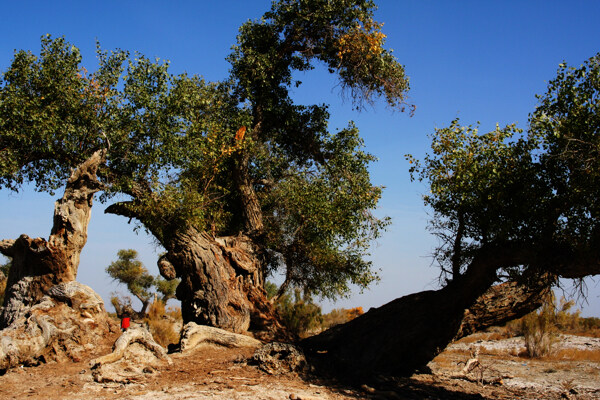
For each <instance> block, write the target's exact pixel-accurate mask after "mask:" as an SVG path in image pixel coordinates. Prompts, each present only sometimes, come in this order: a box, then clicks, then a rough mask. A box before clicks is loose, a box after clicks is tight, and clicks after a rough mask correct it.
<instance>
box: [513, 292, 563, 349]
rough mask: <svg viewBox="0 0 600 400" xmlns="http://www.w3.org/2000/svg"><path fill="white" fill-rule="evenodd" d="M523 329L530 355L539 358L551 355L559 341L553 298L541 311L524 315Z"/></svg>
mask: <svg viewBox="0 0 600 400" xmlns="http://www.w3.org/2000/svg"><path fill="white" fill-rule="evenodd" d="M521 331H522V332H523V336H524V338H525V348H526V349H527V354H528V355H529V357H531V358H539V357H543V356H546V355H549V354H550V353H551V352H552V346H553V345H554V344H555V343H556V341H557V329H556V325H555V308H554V301H553V299H549V300H548V301H546V302H545V304H544V305H543V306H542V309H541V310H540V311H539V312H533V313H531V314H528V315H526V316H525V317H523V319H522V320H521Z"/></svg>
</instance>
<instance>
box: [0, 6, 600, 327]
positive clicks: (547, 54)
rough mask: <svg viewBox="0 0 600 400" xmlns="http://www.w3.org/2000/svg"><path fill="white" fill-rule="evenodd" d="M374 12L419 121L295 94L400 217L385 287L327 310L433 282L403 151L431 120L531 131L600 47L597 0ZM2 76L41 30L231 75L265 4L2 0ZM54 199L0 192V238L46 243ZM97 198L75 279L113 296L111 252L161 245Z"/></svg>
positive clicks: (87, 58)
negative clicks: (240, 37)
mask: <svg viewBox="0 0 600 400" xmlns="http://www.w3.org/2000/svg"><path fill="white" fill-rule="evenodd" d="M376 2H377V4H378V5H379V10H378V11H377V14H376V19H377V20H379V21H380V22H384V23H385V25H384V28H383V31H384V33H385V34H387V42H386V45H387V47H388V48H392V49H394V53H395V55H396V57H397V58H398V59H399V60H400V62H401V63H403V64H404V65H405V66H406V71H407V73H408V75H409V76H410V80H411V91H410V101H411V102H412V103H414V104H415V105H416V106H417V109H416V112H415V115H414V116H413V117H409V116H408V115H406V114H402V113H398V112H391V111H390V110H389V109H386V108H385V107H384V106H383V105H382V104H376V105H375V106H374V107H373V108H369V109H367V110H365V111H363V112H361V113H356V112H355V111H353V110H352V107H351V104H350V102H344V101H343V99H342V98H341V97H340V94H339V91H338V90H337V89H336V87H335V85H336V81H335V79H333V78H332V77H331V76H329V75H327V74H326V73H325V72H324V71H321V70H317V71H313V72H310V73H308V74H306V76H303V77H302V79H301V80H302V81H303V82H305V85H304V86H303V87H301V88H300V89H298V90H297V91H296V93H295V96H296V98H297V100H298V101H299V102H302V103H322V102H326V103H329V104H331V112H332V121H331V126H332V129H335V128H336V127H343V126H345V125H346V124H347V122H348V121H349V120H354V121H355V122H356V124H357V126H358V127H359V128H360V130H361V133H362V136H363V137H364V138H365V141H366V146H367V150H368V151H369V152H371V153H373V154H375V155H376V156H377V157H379V162H378V163H377V164H376V165H374V166H373V168H372V176H373V180H374V182H375V183H376V184H379V185H384V186H385V187H386V190H385V192H384V197H383V200H382V202H381V207H380V209H379V210H378V211H377V212H378V214H379V215H388V216H390V217H392V219H393V225H392V226H391V228H390V229H389V231H388V232H387V233H386V234H385V235H384V237H383V238H382V239H381V240H380V241H379V242H378V243H376V244H374V246H373V250H372V253H373V256H372V259H373V261H374V263H375V266H376V267H377V268H381V274H380V275H381V282H380V283H379V284H378V285H375V286H373V287H372V288H371V289H370V290H368V291H366V292H365V293H363V294H358V293H355V294H354V295H353V296H351V297H350V298H349V299H346V300H343V301H340V302H338V303H336V304H334V305H331V304H326V305H325V308H326V309H329V308H331V307H353V306H363V307H364V308H365V309H368V308H369V307H374V306H379V305H381V304H384V303H386V302H388V301H390V300H392V299H394V298H396V297H400V296H402V295H405V294H408V293H412V292H415V291H420V290H425V289H432V288H435V287H436V277H437V270H436V269H435V267H432V266H431V259H430V257H429V255H430V254H431V251H432V249H433V248H434V247H435V245H436V241H435V239H434V238H433V237H432V236H431V235H430V234H429V233H428V232H427V230H426V226H427V218H428V216H427V210H426V209H425V208H424V206H423V205H422V201H421V193H423V192H424V190H425V188H424V187H423V186H421V185H420V184H418V183H411V182H410V180H409V176H408V173H407V170H408V164H407V162H406V161H405V159H404V155H405V154H407V153H411V154H413V155H416V156H421V155H423V154H424V153H425V152H426V151H427V150H428V146H429V139H428V137H427V135H428V134H430V133H431V132H432V131H433V129H434V128H435V127H441V126H445V125H448V124H449V123H450V121H451V120H452V119H454V118H456V117H460V118H461V120H462V122H463V123H465V124H470V123H476V122H477V121H480V122H481V129H484V130H490V129H493V127H494V126H495V124H496V123H499V124H501V125H504V124H507V123H512V122H516V123H518V124H519V126H520V127H522V128H526V127H527V116H528V114H529V113H530V112H531V111H532V110H533V109H534V107H535V104H536V100H535V94H536V93H542V92H544V91H545V87H546V82H547V81H548V80H550V79H552V78H553V77H554V76H555V74H556V69H557V67H558V64H559V63H560V62H562V61H567V63H569V64H571V65H579V64H581V63H582V62H583V61H584V60H585V59H587V58H589V57H591V56H592V55H594V54H596V53H597V52H599V51H600V23H598V17H599V16H600V2H598V1H596V0H587V1H578V0H574V1H571V2H565V1H554V0H539V1H526V0H521V1H516V0H504V1H481V0H471V1H469V0H462V1H425V0H414V1H401V0H379V1H376ZM0 5H1V6H2V14H3V18H2V23H1V24H0V38H2V39H1V40H0V70H2V71H4V70H6V68H7V67H8V65H9V63H10V61H11V59H12V57H13V52H14V50H15V49H28V50H32V51H33V52H35V53H37V52H38V51H39V47H40V37H41V36H42V35H44V34H46V33H50V34H52V35H53V36H61V35H64V36H65V37H66V39H67V40H68V41H69V42H71V43H72V44H74V45H76V46H77V47H79V48H80V50H81V51H82V54H83V57H84V60H83V65H84V66H86V68H87V69H88V70H93V69H94V68H95V65H96V59H95V54H94V49H95V41H96V39H98V40H99V41H100V43H101V46H102V47H103V48H104V49H108V50H110V49H114V48H122V49H126V50H130V51H138V52H140V53H142V54H144V55H146V56H148V57H151V58H154V57H158V58H161V59H167V60H169V61H170V62H171V66H172V72H174V73H178V72H183V71H187V72H188V73H190V74H199V75H203V76H204V77H205V78H206V79H208V80H219V79H222V78H224V77H226V75H227V71H228V67H229V66H228V64H227V62H226V61H225V57H226V56H227V55H228V54H229V51H230V47H231V45H233V44H234V43H235V37H236V34H237V28H238V27H239V26H240V25H241V24H242V23H243V22H244V21H246V20H248V19H254V18H258V17H260V16H261V15H262V13H263V12H264V11H266V10H267V9H268V8H269V7H270V1H268V0H251V1H248V0H221V1H176V2H175V1H173V2H167V1H148V0H147V1H126V2H124V1H102V2H87V1H77V2H76V1H27V0H24V1H19V2H17V1H6V0H2V1H0ZM53 201H54V198H52V197H50V196H48V195H45V194H36V193H34V192H33V191H32V190H31V189H30V188H24V189H23V190H22V191H21V192H20V193H18V194H15V193H12V192H8V191H6V190H0V238H1V239H4V238H16V237H18V235H20V234H21V233H26V234H28V235H29V236H32V237H33V236H42V237H48V235H49V232H50V227H51V222H52V212H53ZM104 207H105V206H104V205H102V204H100V203H96V205H95V207H94V210H93V215H92V222H91V224H90V229H89V238H88V244H87V246H86V248H85V249H84V251H83V254H82V258H81V264H80V267H79V276H78V279H79V280H80V281H81V282H83V283H86V284H88V285H90V286H92V287H93V288H94V289H95V290H96V291H98V293H99V294H100V295H101V296H102V297H103V298H104V299H105V301H107V300H108V299H109V296H110V293H111V291H115V290H120V291H121V292H125V290H124V289H123V288H120V289H119V288H118V287H117V286H116V284H115V283H112V282H111V280H110V279H109V278H108V276H107V275H106V274H105V272H104V269H105V267H106V266H107V265H108V264H109V263H110V262H111V261H112V260H114V259H115V258H116V253H117V250H119V249H122V248H134V249H136V250H138V251H139V252H140V253H141V259H142V261H143V262H144V263H145V265H146V266H147V267H148V268H149V269H150V270H151V271H152V272H153V273H158V271H157V268H156V266H155V263H156V258H157V253H158V252H160V249H156V248H155V246H154V244H153V243H152V239H151V238H150V237H148V236H147V235H145V234H144V233H143V232H140V233H139V234H135V233H134V232H133V230H132V228H133V226H132V225H128V224H127V221H126V220H125V219H124V218H121V217H116V216H108V215H104V214H103V210H104ZM597 282H598V280H596V281H592V280H589V281H588V287H589V289H590V293H589V296H588V302H589V304H588V305H587V306H585V307H584V315H596V316H598V315H600V297H599V295H600V283H597Z"/></svg>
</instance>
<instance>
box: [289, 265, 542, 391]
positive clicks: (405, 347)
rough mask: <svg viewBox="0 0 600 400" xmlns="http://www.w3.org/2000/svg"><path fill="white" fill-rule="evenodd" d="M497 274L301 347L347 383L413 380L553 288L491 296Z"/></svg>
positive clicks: (506, 288)
mask: <svg viewBox="0 0 600 400" xmlns="http://www.w3.org/2000/svg"><path fill="white" fill-rule="evenodd" d="M485 269H487V270H488V271H489V272H488V273H485ZM493 270H494V269H493V268H482V271H481V273H475V274H471V276H467V277H463V278H462V279H460V280H457V281H455V282H452V283H450V284H449V285H448V286H447V287H445V288H443V289H440V290H437V291H426V292H421V293H415V294H411V295H408V296H405V297H401V298H399V299H396V300H394V301H392V302H390V303H388V304H385V305H383V306H381V307H379V308H376V309H371V310H369V312H367V313H365V314H363V315H362V316H360V317H358V318H356V319H354V320H352V321H350V322H349V323H346V324H344V325H341V326H337V327H334V328H332V329H330V330H328V331H325V332H324V333H322V334H321V335H318V336H314V337H311V338H308V339H305V340H304V341H302V342H301V345H302V347H303V348H304V350H305V352H306V354H307V356H309V358H310V359H311V360H312V361H313V362H314V363H316V364H317V365H320V366H321V367H322V368H323V369H324V370H326V371H327V370H328V371H329V372H331V373H333V374H335V375H337V376H340V377H343V378H346V379H359V380H369V379H371V378H374V377H376V376H378V375H392V376H409V375H411V374H413V373H415V372H416V371H419V370H424V369H425V368H426V365H427V363H428V362H429V361H431V360H432V359H433V358H434V357H435V356H436V355H437V354H439V353H440V352H441V351H443V350H444V348H445V347H446V346H447V345H448V344H449V343H450V342H451V341H452V340H454V339H456V338H459V337H462V336H465V335H467V334H470V333H472V332H474V331H476V330H479V329H484V328H486V327H489V326H492V325H496V324H499V323H503V322H506V321H507V320H509V319H511V318H517V317H520V316H523V315H525V314H527V313H529V312H531V311H533V310H535V309H536V308H537V307H539V305H540V304H541V301H540V299H541V298H542V297H543V294H544V293H545V292H546V291H547V290H548V287H549V285H550V282H551V279H550V278H548V277H544V278H543V279H542V280H540V282H539V283H538V284H532V283H531V282H530V283H529V284H530V285H531V286H530V287H527V286H524V285H519V284H516V283H506V284H501V285H498V286H495V287H493V288H491V289H489V290H487V291H486V288H490V286H491V285H492V284H493V281H494V274H492V273H491V271H493Z"/></svg>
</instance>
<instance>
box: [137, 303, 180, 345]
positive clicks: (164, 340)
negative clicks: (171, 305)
mask: <svg viewBox="0 0 600 400" xmlns="http://www.w3.org/2000/svg"><path fill="white" fill-rule="evenodd" d="M167 313H168V311H167V310H166V306H165V303H164V302H162V301H160V300H156V301H154V302H152V303H151V304H150V306H149V307H148V313H147V314H146V317H145V318H144V321H145V322H146V323H147V324H148V328H149V329H150V333H152V336H153V337H154V340H156V342H157V343H158V344H160V345H161V346H163V347H164V348H167V347H168V346H169V345H170V344H175V343H178V342H179V334H178V333H177V332H175V323H174V321H173V319H172V318H171V317H170V316H168V315H167ZM179 315H181V310H180V311H179Z"/></svg>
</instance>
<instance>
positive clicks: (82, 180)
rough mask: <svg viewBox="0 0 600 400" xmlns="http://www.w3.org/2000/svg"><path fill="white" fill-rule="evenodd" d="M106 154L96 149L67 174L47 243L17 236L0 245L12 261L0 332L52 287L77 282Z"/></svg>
mask: <svg viewBox="0 0 600 400" xmlns="http://www.w3.org/2000/svg"><path fill="white" fill-rule="evenodd" d="M104 154H105V152H104V151H97V152H96V153H94V154H93V155H92V156H91V157H90V158H89V159H88V160H86V161H85V162H84V163H82V164H81V165H80V166H79V167H77V169H75V171H74V172H73V173H72V174H71V177H70V178H69V180H68V182H67V185H66V188H65V193H64V195H63V197H62V198H61V199H60V200H58V201H57V202H56V204H55V208H54V223H53V226H52V230H51V234H50V238H49V239H48V240H45V239H42V238H35V239H32V238H30V237H28V236H27V235H21V236H20V237H19V238H18V239H16V240H3V241H1V242H0V252H1V253H2V254H4V255H5V256H8V257H11V258H12V267H11V269H10V272H9V274H8V281H7V287H6V294H5V296H4V309H3V312H2V314H1V315H0V328H4V327H7V326H9V325H10V324H11V323H13V322H14V321H15V320H17V319H18V318H19V316H20V315H21V314H22V311H23V310H24V309H25V308H27V307H29V306H32V305H34V304H36V303H37V302H38V301H39V300H40V299H41V298H42V297H43V296H44V295H45V294H47V291H48V290H49V289H50V288H51V287H53V286H54V285H57V284H59V283H63V282H71V281H73V280H75V277H76V276H77V268H78V266H79V256H80V254H81V250H82V249H83V246H84V245H85V242H86V240H87V227H88V224H89V221H90V215H91V209H92V200H93V196H94V193H96V192H97V191H98V190H99V189H100V183H99V182H98V180H97V176H96V173H97V170H98V166H99V165H100V164H101V163H102V162H103V160H104Z"/></svg>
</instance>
